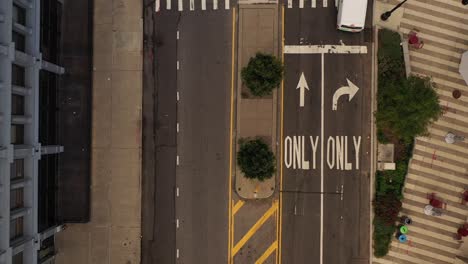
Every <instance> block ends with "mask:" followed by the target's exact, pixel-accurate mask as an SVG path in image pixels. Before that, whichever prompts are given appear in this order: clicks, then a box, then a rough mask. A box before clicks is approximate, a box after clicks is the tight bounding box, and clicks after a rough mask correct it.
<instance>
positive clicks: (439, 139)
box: [373, 0, 468, 264]
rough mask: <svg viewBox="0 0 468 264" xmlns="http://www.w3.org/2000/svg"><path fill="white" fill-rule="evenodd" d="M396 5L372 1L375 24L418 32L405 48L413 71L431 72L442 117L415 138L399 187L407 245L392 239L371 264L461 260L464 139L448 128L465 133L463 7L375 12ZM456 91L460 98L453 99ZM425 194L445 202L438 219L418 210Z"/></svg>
mask: <svg viewBox="0 0 468 264" xmlns="http://www.w3.org/2000/svg"><path fill="white" fill-rule="evenodd" d="M396 4H398V1H397V0H390V1H385V0H381V1H376V7H375V23H376V24H377V25H378V26H380V27H384V28H389V29H392V30H396V31H399V32H400V33H402V34H403V35H404V36H406V35H407V34H408V32H410V31H411V30H415V31H418V32H419V33H418V36H419V37H420V38H421V39H422V40H423V41H424V47H423V48H421V49H414V48H410V49H409V61H410V69H411V72H412V73H413V74H420V75H426V76H430V77H431V78H432V80H433V82H434V84H435V87H436V89H437V92H438V94H439V98H440V103H441V105H442V106H443V107H444V109H445V113H444V115H443V116H442V117H441V118H439V120H438V121H437V122H435V123H434V124H433V125H432V126H431V127H430V128H429V135H428V136H427V137H418V138H417V139H416V142H415V148H414V153H413V159H412V161H411V163H410V166H409V171H408V175H407V178H406V184H405V188H404V200H403V210H402V214H406V215H409V216H411V217H412V219H413V221H414V223H413V224H412V225H411V226H410V228H409V230H410V231H409V233H408V238H409V243H406V244H401V243H399V242H398V241H396V240H395V239H394V240H393V241H392V244H391V249H390V252H389V254H388V255H387V256H386V257H384V258H381V259H378V258H374V259H373V263H381V264H389V263H408V264H410V263H411V264H414V263H443V264H452V263H466V262H459V261H460V259H459V258H457V256H468V247H467V246H466V245H465V244H467V243H468V241H466V238H465V241H464V243H463V245H464V246H462V247H461V244H460V243H459V242H458V241H455V240H454V239H453V237H454V235H455V233H456V232H457V228H458V227H459V226H460V225H461V224H462V223H465V222H466V221H467V217H468V206H466V205H462V204H461V192H462V190H463V189H464V188H466V187H468V176H467V175H468V174H467V173H468V170H467V166H466V164H468V143H467V142H466V141H465V142H459V143H455V144H447V143H446V142H445V140H444V137H445V135H446V134H447V133H448V132H453V133H455V134H457V135H461V136H465V137H467V136H468V96H467V95H468V86H467V85H466V83H465V82H464V80H463V79H462V78H461V76H460V74H459V73H458V64H459V62H460V58H461V54H462V53H463V52H464V51H465V50H468V41H467V39H468V28H467V26H466V25H467V23H468V19H467V18H466V14H468V7H466V6H463V5H462V4H461V1H458V0H447V1H438V0H432V1H425V0H413V1H408V2H407V3H405V4H404V5H403V6H402V8H400V9H399V10H398V11H397V12H395V13H393V15H392V16H391V17H390V18H389V21H388V22H382V21H380V18H379V16H380V14H381V13H383V12H384V11H388V10H389V9H391V7H393V6H395V5H396ZM455 89H459V90H460V91H461V93H462V96H461V97H460V98H459V99H454V98H453V97H452V92H453V90H455ZM427 193H436V194H437V195H438V196H439V197H441V198H442V199H444V200H445V201H447V212H446V213H445V214H444V215H443V216H442V217H434V216H427V215H425V214H424V213H423V208H424V205H425V204H427V203H428V200H427V198H426V195H427Z"/></svg>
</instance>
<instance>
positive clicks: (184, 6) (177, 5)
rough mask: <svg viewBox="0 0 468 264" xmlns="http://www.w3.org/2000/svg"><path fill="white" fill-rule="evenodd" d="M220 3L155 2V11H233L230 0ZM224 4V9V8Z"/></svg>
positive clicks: (197, 0)
mask: <svg viewBox="0 0 468 264" xmlns="http://www.w3.org/2000/svg"><path fill="white" fill-rule="evenodd" d="M220 1H222V0H154V5H155V7H154V10H155V12H161V11H164V10H172V9H176V10H177V11H181V12H182V11H186V12H194V11H212V10H219V9H220V8H221V9H223V10H229V9H231V6H230V3H231V1H230V0H224V2H220ZM303 1H307V0H303ZM236 3H237V1H236ZM223 4H224V8H222V5H223ZM220 5H221V6H220Z"/></svg>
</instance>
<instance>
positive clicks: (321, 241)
mask: <svg viewBox="0 0 468 264" xmlns="http://www.w3.org/2000/svg"><path fill="white" fill-rule="evenodd" d="M324 57H325V56H324V55H323V53H322V71H321V74H322V76H321V81H322V85H321V86H322V92H321V106H320V108H321V124H320V127H321V128H322V130H321V133H320V134H321V135H320V152H321V153H320V156H321V157H322V158H321V159H320V264H323V189H324V188H323V137H324V125H323V124H324V119H325V97H324V92H325V88H324V86H325V75H324V71H325V66H324V65H325V62H324V59H325V58H324Z"/></svg>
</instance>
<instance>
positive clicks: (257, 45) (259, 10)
mask: <svg viewBox="0 0 468 264" xmlns="http://www.w3.org/2000/svg"><path fill="white" fill-rule="evenodd" d="M277 14H278V6H277V5H276V4H274V5H272V4H258V5H239V17H238V28H239V31H238V48H237V49H238V50H237V64H238V71H237V86H236V98H237V100H236V117H237V118H236V137H235V140H236V151H235V153H234V161H236V160H237V156H236V154H237V151H238V150H239V140H240V139H242V138H257V137H258V138H262V139H266V140H265V142H266V143H267V144H268V145H269V146H270V148H271V150H272V152H273V153H274V154H275V156H276V157H278V154H279V148H278V147H277V145H278V144H277V137H278V135H277V115H278V105H279V104H278V89H275V90H274V91H273V93H272V95H271V96H268V97H261V98H258V97H250V96H248V93H247V92H246V87H245V86H244V85H243V83H242V79H241V70H240V69H242V68H243V67H244V66H246V65H247V63H248V61H249V59H250V58H251V57H253V56H255V54H256V53H257V52H264V53H269V54H273V55H275V56H278V53H279V48H278V26H279V24H278V16H277ZM275 186H276V175H273V177H271V178H270V179H267V180H265V181H259V180H251V179H247V178H246V177H245V176H244V175H243V173H242V172H241V170H240V168H239V166H238V165H237V163H236V168H235V190H236V192H237V194H238V195H239V196H240V197H241V198H243V199H264V198H268V197H271V196H272V195H273V194H274V191H275Z"/></svg>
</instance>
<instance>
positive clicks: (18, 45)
mask: <svg viewBox="0 0 468 264" xmlns="http://www.w3.org/2000/svg"><path fill="white" fill-rule="evenodd" d="M13 42H14V43H15V49H16V50H19V51H22V52H25V50H26V37H25V36H24V35H23V34H20V33H18V32H15V31H13Z"/></svg>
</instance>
